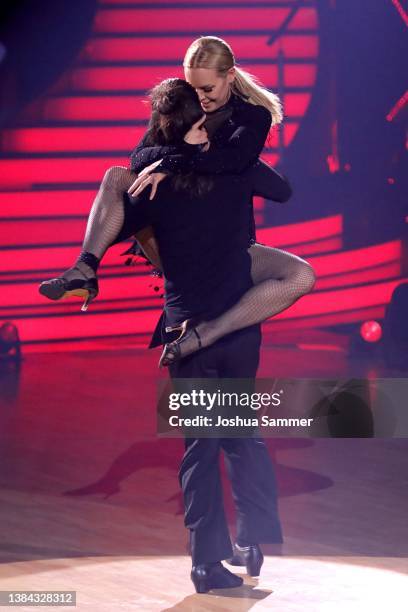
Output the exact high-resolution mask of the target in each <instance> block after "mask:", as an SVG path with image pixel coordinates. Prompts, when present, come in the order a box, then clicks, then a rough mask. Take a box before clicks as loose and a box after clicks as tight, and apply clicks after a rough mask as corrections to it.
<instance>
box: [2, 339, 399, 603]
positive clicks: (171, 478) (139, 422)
mask: <svg viewBox="0 0 408 612" xmlns="http://www.w3.org/2000/svg"><path fill="white" fill-rule="evenodd" d="M102 349H103V350H102ZM157 359H158V353H157V352H155V351H146V350H141V349H138V348H132V347H130V346H121V347H120V348H118V347H114V345H111V346H109V347H108V346H106V347H104V348H103V347H101V350H99V351H93V352H88V351H80V350H79V351H77V352H44V353H27V354H26V355H25V358H24V360H23V362H22V364H21V367H20V369H19V370H18V371H16V370H15V369H14V368H13V366H12V365H10V366H9V367H7V366H6V365H5V364H3V366H2V369H1V377H0V383H1V387H0V390H1V400H0V407H1V411H0V419H1V430H0V431H1V461H0V479H1V490H0V497H1V503H0V525H1V527H0V551H1V552H0V559H1V564H0V590H20V589H28V590H75V591H76V592H77V607H76V609H78V610H89V611H92V612H94V611H95V612H97V611H99V610H109V611H111V610H143V611H144V610H145V611H146V612H155V611H162V610H185V611H190V610H191V611H207V610H217V611H218V610H234V611H236V610H238V611H244V610H251V609H254V610H276V611H278V612H286V611H292V610H293V611H295V610H296V611H310V612H312V611H313V612H315V611H320V610H321V611H324V612H326V611H334V610H336V611H337V610H339V611H340V610H341V611H343V610H347V611H348V610H356V611H359V612H360V611H361V610H384V609H386V608H388V609H389V610H392V611H393V612H394V611H399V610H401V611H403V610H406V587H407V584H408V580H407V573H408V521H407V516H408V486H407V485H408V483H407V474H408V469H407V468H408V453H407V450H408V440H403V439H394V440H392V439H388V440H387V439H315V438H314V439H306V438H301V439H300V438H297V439H293V438H292V439H275V440H273V439H270V440H268V446H269V449H270V452H271V456H272V458H273V460H274V463H275V468H276V474H277V479H278V485H279V507H280V512H281V517H282V523H283V530H284V538H285V542H284V544H283V545H281V546H276V547H273V546H269V547H268V546H265V547H264V548H265V552H266V560H265V564H264V567H263V570H262V575H261V578H260V579H259V581H258V580H256V579H251V578H249V577H248V576H246V575H245V573H244V572H243V568H237V569H236V571H237V573H242V574H243V577H244V580H245V583H244V586H243V587H241V588H239V589H234V590H228V591H215V592H212V593H210V594H206V595H197V594H195V593H194V590H193V585H192V583H191V582H190V579H189V569H190V560H189V557H188V553H187V533H186V531H185V529H184V526H183V517H182V502H181V496H180V492H179V487H178V482H177V469H178V463H179V460H180V457H181V454H182V441H181V440H177V439H157V438H156V435H155V426H156V424H155V398H156V381H157V379H158V377H159V376H160V377H162V376H165V375H166V373H165V372H164V373H161V374H159V373H158V370H157ZM350 367H351V364H350V363H349V362H348V361H347V359H346V357H345V356H344V355H343V354H341V353H339V354H338V355H335V356H334V357H331V358H330V359H328V357H327V355H326V356H325V355H324V351H318V350H309V351H303V350H301V349H299V348H296V349H295V348H290V347H286V348H285V347H280V348H279V347H271V346H269V347H268V346H266V347H265V348H264V349H263V353H262V362H261V367H260V372H259V374H260V376H273V375H278V376H284V375H291V376H298V377H302V376H305V377H307V376H320V377H322V378H324V377H330V376H335V375H341V374H344V375H345V376H348V375H355V372H354V371H353V372H351V370H350ZM359 368H360V371H359V374H360V375H364V368H363V367H362V364H361V363H360V364H359ZM366 373H367V371H366ZM371 374H373V372H372V371H371ZM377 374H378V376H381V375H386V374H387V373H385V372H381V371H378V372H377ZM224 478H225V475H224ZM225 484H226V487H225V490H226V495H225V503H226V507H227V514H228V518H229V521H230V523H231V529H232V531H233V529H234V527H233V526H234V514H233V505H232V501H231V497H230V493H229V489H228V485H227V482H226V483H225ZM19 609H24V610H28V609H34V608H30V607H28V606H23V607H22V608H19Z"/></svg>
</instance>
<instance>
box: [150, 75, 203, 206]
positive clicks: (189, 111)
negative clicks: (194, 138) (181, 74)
mask: <svg viewBox="0 0 408 612" xmlns="http://www.w3.org/2000/svg"><path fill="white" fill-rule="evenodd" d="M149 97H150V102H151V106H152V116H151V118H150V122H149V126H148V131H147V134H146V141H145V142H146V145H147V146H161V145H181V144H183V143H184V136H185V135H186V133H187V132H188V131H189V129H190V128H191V127H192V125H193V124H194V123H196V122H197V121H199V119H201V118H202V116H203V114H204V112H203V110H202V108H201V105H200V101H199V98H198V95H197V92H196V91H195V89H194V88H193V87H192V86H191V85H190V84H189V83H187V81H184V80H183V79H178V78H171V79H166V80H164V81H162V82H161V83H159V84H158V85H156V86H155V87H153V89H152V90H151V91H150V95H149ZM172 183H173V186H174V188H175V189H177V190H181V189H183V190H184V189H185V190H188V191H190V193H192V194H193V195H198V196H201V195H204V194H205V193H207V192H208V191H210V189H211V188H212V185H213V181H212V179H211V178H210V177H208V176H200V175H197V174H195V173H189V174H184V175H175V176H173V177H172Z"/></svg>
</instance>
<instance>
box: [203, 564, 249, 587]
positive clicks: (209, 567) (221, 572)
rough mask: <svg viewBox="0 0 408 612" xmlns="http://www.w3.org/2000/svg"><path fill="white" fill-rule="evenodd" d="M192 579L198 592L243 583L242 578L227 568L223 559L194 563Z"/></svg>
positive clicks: (237, 585) (236, 585)
mask: <svg viewBox="0 0 408 612" xmlns="http://www.w3.org/2000/svg"><path fill="white" fill-rule="evenodd" d="M191 580H192V581H193V584H194V586H195V590H196V592H197V593H208V591H211V590H212V589H234V588H236V587H239V586H241V585H242V583H243V580H242V578H240V577H239V576H236V575H235V574H233V573H232V572H230V571H229V570H227V569H226V568H225V567H224V566H223V564H222V563H221V561H219V562H218V563H205V564H203V565H194V566H193V568H192V570H191Z"/></svg>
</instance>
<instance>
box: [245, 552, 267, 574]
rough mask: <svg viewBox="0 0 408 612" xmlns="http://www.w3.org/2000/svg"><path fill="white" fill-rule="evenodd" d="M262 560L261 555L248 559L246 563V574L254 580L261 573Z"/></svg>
mask: <svg viewBox="0 0 408 612" xmlns="http://www.w3.org/2000/svg"><path fill="white" fill-rule="evenodd" d="M263 562H264V558H263V555H262V556H261V557H256V558H255V559H253V558H249V559H248V561H247V563H246V568H247V574H248V575H249V576H251V577H252V578H256V577H257V576H259V574H260V573H261V567H262V565H263Z"/></svg>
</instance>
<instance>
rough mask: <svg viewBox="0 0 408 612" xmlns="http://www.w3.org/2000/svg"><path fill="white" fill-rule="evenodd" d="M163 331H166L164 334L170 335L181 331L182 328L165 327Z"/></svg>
mask: <svg viewBox="0 0 408 612" xmlns="http://www.w3.org/2000/svg"><path fill="white" fill-rule="evenodd" d="M165 330H166V334H170V333H171V332H174V331H181V330H182V326H181V325H176V327H165Z"/></svg>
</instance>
